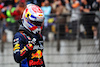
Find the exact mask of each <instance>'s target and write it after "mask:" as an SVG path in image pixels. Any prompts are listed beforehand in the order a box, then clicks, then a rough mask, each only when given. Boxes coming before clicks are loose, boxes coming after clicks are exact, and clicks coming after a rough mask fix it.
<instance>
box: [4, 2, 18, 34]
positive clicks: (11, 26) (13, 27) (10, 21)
mask: <svg viewBox="0 0 100 67" xmlns="http://www.w3.org/2000/svg"><path fill="white" fill-rule="evenodd" d="M14 11H15V7H13V5H12V4H9V5H8V6H7V7H5V8H4V11H3V12H4V14H5V15H6V17H7V18H6V22H7V25H8V26H7V28H8V29H9V30H11V31H12V32H13V34H15V32H16V30H17V29H16V20H15V19H14V17H13V16H12V15H11V13H13V12H14Z"/></svg>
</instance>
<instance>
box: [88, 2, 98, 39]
mask: <svg viewBox="0 0 100 67" xmlns="http://www.w3.org/2000/svg"><path fill="white" fill-rule="evenodd" d="M90 11H93V14H92V16H91V19H93V21H92V23H93V26H92V30H93V39H97V27H98V21H96V19H98V18H97V17H96V12H97V11H99V3H98V1H95V0H94V1H92V3H91V10H90Z"/></svg>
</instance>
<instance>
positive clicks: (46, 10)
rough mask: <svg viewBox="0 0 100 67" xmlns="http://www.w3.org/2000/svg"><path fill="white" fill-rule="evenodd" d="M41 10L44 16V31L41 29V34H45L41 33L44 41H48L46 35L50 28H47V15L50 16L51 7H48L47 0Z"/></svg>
mask: <svg viewBox="0 0 100 67" xmlns="http://www.w3.org/2000/svg"><path fill="white" fill-rule="evenodd" d="M41 9H42V10H43V12H44V16H45V20H44V29H43V32H45V30H46V32H45V33H43V35H44V37H45V40H46V41H48V33H49V31H50V29H49V28H50V27H49V26H48V19H49V18H50V17H49V16H48V15H50V14H51V6H50V3H49V1H48V0H45V1H44V6H41Z"/></svg>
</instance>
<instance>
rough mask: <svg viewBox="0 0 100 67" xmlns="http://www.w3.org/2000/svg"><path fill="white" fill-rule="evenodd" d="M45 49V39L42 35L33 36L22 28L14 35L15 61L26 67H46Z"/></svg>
mask: <svg viewBox="0 0 100 67" xmlns="http://www.w3.org/2000/svg"><path fill="white" fill-rule="evenodd" d="M21 31H23V32H21ZM34 40H35V41H34ZM43 48H44V47H43V38H42V35H41V34H40V33H37V34H33V33H31V32H30V31H28V30H27V29H26V28H24V27H23V26H22V28H21V29H19V32H17V33H16V34H15V35H14V39H13V54H14V59H15V61H16V62H17V63H21V64H23V63H24V64H26V65H25V67H28V66H29V67H45V64H44V60H43ZM26 60H27V62H26ZM21 66H22V65H21Z"/></svg>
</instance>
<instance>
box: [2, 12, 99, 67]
mask: <svg viewBox="0 0 100 67" xmlns="http://www.w3.org/2000/svg"><path fill="white" fill-rule="evenodd" d="M92 13H95V12H91V13H90V14H89V15H88V16H90V15H91V14H92ZM83 14H84V13H83ZM57 17H59V18H60V20H59V19H57ZM70 17H71V14H62V15H59V16H56V15H55V14H51V15H49V19H48V26H47V27H44V29H43V32H42V33H43V34H44V39H45V40H46V41H44V60H45V64H46V67H100V58H99V57H100V51H99V50H100V46H99V41H100V38H99V33H100V31H99V29H100V28H99V27H100V23H99V21H98V25H97V26H98V27H97V29H98V30H97V31H98V38H97V39H93V38H92V37H93V35H91V36H92V37H90V38H89V37H87V35H86V31H84V32H83V33H82V34H81V27H80V25H81V18H80V19H79V20H78V22H77V25H76V27H75V28H76V33H75V35H76V38H73V36H72V35H73V30H72V29H73V25H72V24H71V23H70V20H69V19H70ZM90 17H91V16H90ZM95 17H97V19H99V13H97V14H96V13H95ZM62 18H63V19H62ZM56 20H57V21H56ZM99 20H100V19H99ZM60 21H63V22H62V23H60ZM83 26H84V25H83ZM96 41H97V44H95V42H96ZM0 45H1V44H0ZM1 48H2V46H1ZM12 50H13V46H12V43H5V44H4V53H1V52H0V67H18V66H19V65H18V64H17V63H15V61H14V59H13V51H12ZM2 61H3V62H2Z"/></svg>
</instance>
